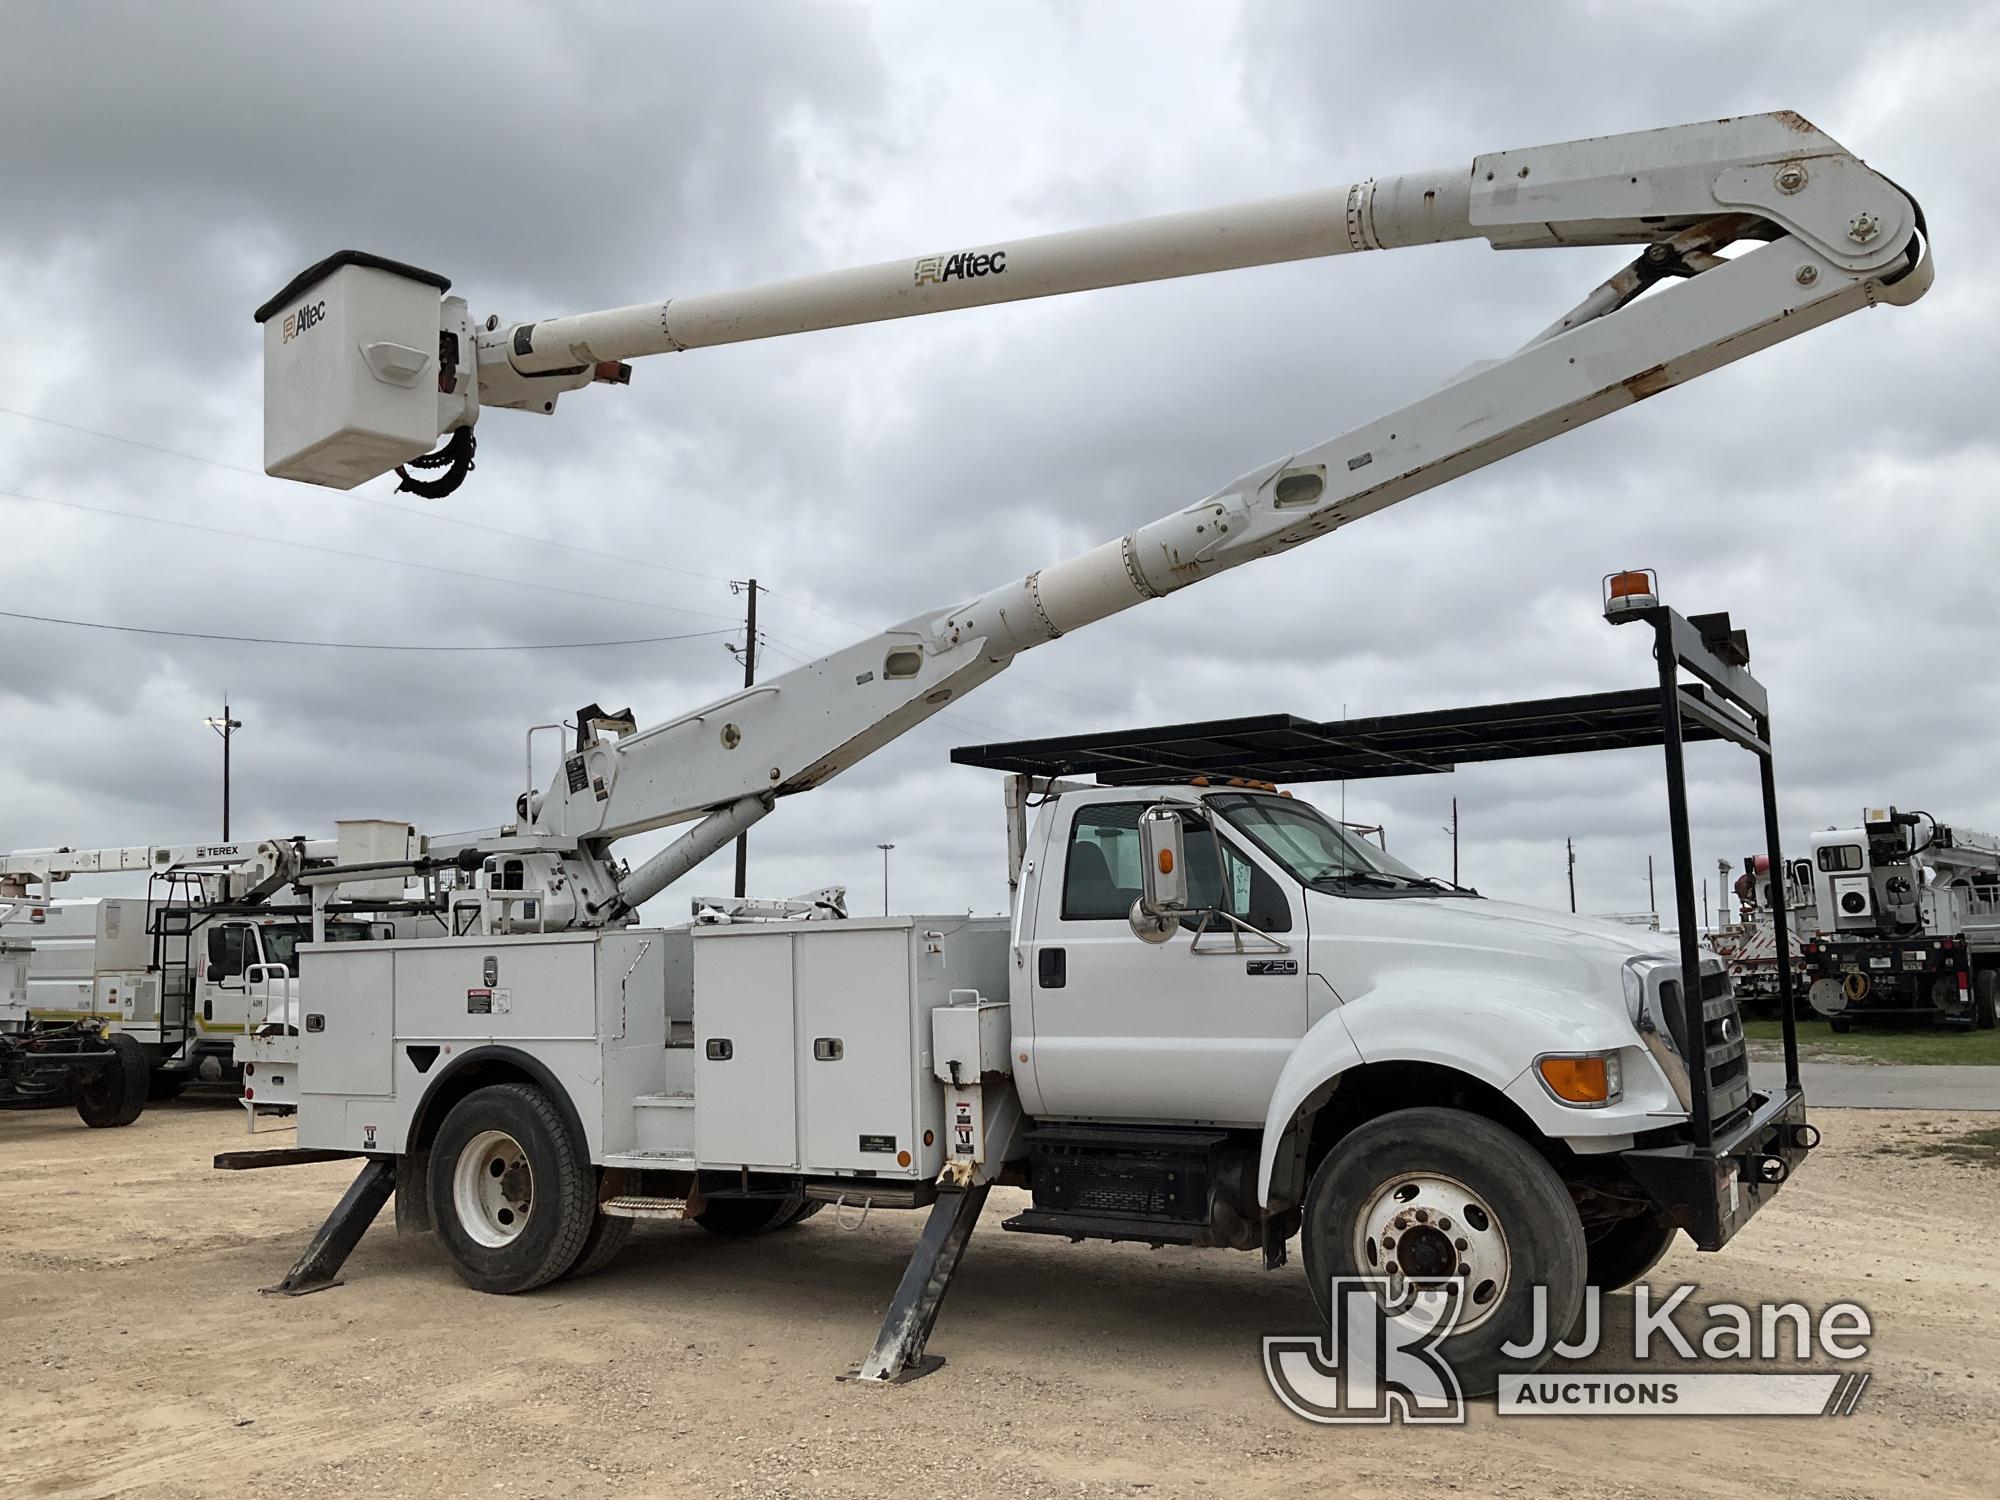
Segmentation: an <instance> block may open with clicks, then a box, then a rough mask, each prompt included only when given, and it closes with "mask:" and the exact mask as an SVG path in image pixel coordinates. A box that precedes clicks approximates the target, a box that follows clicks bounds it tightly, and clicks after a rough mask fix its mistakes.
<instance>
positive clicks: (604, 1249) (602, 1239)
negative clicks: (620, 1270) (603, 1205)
mask: <svg viewBox="0 0 2000 1500" xmlns="http://www.w3.org/2000/svg"><path fill="white" fill-rule="evenodd" d="M631 1240H632V1220H630V1219H627V1218H623V1217H617V1218H614V1217H613V1216H612V1215H610V1214H608V1213H606V1212H604V1210H603V1209H599V1210H598V1211H597V1217H596V1218H595V1219H593V1220H592V1221H591V1225H590V1234H589V1235H588V1236H587V1237H586V1238H585V1240H584V1242H583V1252H582V1254H580V1255H578V1256H577V1258H576V1264H575V1265H573V1266H571V1267H570V1268H569V1271H568V1272H567V1274H568V1275H569V1277H570V1278H571V1279H572V1280H574V1279H575V1278H577V1277H579V1276H595V1275H596V1274H597V1273H598V1272H599V1271H601V1270H603V1269H604V1268H605V1267H606V1266H608V1265H610V1264H611V1262H612V1261H614V1260H616V1259H617V1258H618V1252H619V1251H620V1250H623V1249H624V1248H625V1247H626V1245H628V1244H630V1243H631Z"/></svg>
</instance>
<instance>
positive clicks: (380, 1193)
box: [258, 1156, 396, 1297]
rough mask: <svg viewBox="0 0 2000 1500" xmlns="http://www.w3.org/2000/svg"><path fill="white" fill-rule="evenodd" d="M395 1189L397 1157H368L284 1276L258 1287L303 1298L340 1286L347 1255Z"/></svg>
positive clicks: (269, 1291)
mask: <svg viewBox="0 0 2000 1500" xmlns="http://www.w3.org/2000/svg"><path fill="white" fill-rule="evenodd" d="M395 1190H396V1158H395V1157H393V1156H371V1157H370V1158H368V1164H367V1165H366V1166H364V1167H363V1168H362V1169H361V1172H360V1175H359V1176H357V1177H356V1178H355V1179H354V1182H353V1185H352V1186H350V1187H349V1188H348V1190H347V1191H346V1192H345V1193H343V1194H341V1198H340V1202H338V1203H337V1204H335V1205H334V1209H333V1212H332V1213H330V1214H328V1215H327V1218H326V1222H325V1223H324V1224H322V1225H320V1227H319V1233H317V1234H315V1235H314V1236H313V1237H312V1242H311V1243H310V1244H308V1245H307V1246H306V1250H305V1254H303V1255H301V1256H300V1257H299V1258H298V1260H297V1262H296V1263H295V1264H294V1265H293V1266H292V1268H291V1270H289V1271H287V1272H286V1273H285V1279H284V1280H283V1281H281V1282H279V1283H278V1284H277V1285H276V1286H267V1287H260V1288H258V1290H260V1291H263V1292H267V1293H273V1294H282V1295H283V1296H287V1297H303V1296H305V1295H306V1294H307V1293H309V1292H323V1291H325V1290H326V1289H327V1288H328V1287H330V1286H339V1285H340V1268H341V1267H342V1266H344V1265H345V1264H347V1257H348V1256H349V1255H351V1254H352V1253H353V1251H354V1247H355V1246H356V1245H358V1244H360V1243H361V1236H362V1235H364V1234H366V1233H367V1232H368V1226H369V1225H370V1224H372V1223H374V1222H375V1216H376V1215H377V1214H379V1213H380V1212H381V1211H382V1205H383V1204H385V1203H387V1202H388V1201H389V1195H390V1194H391V1193H393V1192H394V1191H395Z"/></svg>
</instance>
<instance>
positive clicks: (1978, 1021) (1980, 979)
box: [1972, 969, 2000, 1031]
mask: <svg viewBox="0 0 2000 1500" xmlns="http://www.w3.org/2000/svg"><path fill="white" fill-rule="evenodd" d="M1972 1024H1973V1025H1974V1026H1975V1027H1977V1028H1978V1029H1979V1030H1981V1031H1991V1030H1993V1028H1994V1027H1995V1026H1996V1025H2000V970H1995V969H1981V970H1979V971H1978V972H1977V973H1976V974H1974V975H1973V976H1972Z"/></svg>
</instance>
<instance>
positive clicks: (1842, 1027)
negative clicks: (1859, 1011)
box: [1826, 1016, 1854, 1036]
mask: <svg viewBox="0 0 2000 1500" xmlns="http://www.w3.org/2000/svg"><path fill="white" fill-rule="evenodd" d="M1826 1026H1827V1030H1829V1031H1831V1032H1832V1033H1833V1034H1834V1035H1835V1036H1846V1035H1847V1033H1848V1032H1850V1031H1852V1030H1853V1029H1854V1023H1853V1022H1852V1021H1850V1020H1848V1019H1847V1017H1845V1016H1832V1017H1830V1018H1829V1019H1828V1020H1827V1023H1826Z"/></svg>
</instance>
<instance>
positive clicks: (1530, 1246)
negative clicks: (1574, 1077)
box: [1300, 1108, 1588, 1396]
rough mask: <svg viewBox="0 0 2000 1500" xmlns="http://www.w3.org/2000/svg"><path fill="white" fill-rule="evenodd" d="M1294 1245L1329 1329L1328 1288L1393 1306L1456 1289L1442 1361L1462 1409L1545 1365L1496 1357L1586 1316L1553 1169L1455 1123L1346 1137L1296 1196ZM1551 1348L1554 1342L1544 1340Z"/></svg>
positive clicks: (1574, 1227) (1519, 1147) (1577, 1237)
mask: <svg viewBox="0 0 2000 1500" xmlns="http://www.w3.org/2000/svg"><path fill="white" fill-rule="evenodd" d="M1304 1208H1305V1212H1304V1222H1303V1224H1302V1226H1301V1233H1300V1239H1301V1244H1302V1247H1303V1250H1304V1260H1305V1269H1306V1280H1307V1282H1308V1284H1309V1285H1310V1287H1311V1289H1312V1295H1313V1300H1314V1301H1315V1302H1316V1303H1318V1305H1319V1309H1320V1313H1321V1315H1322V1316H1323V1317H1327V1318H1331V1315H1332V1308H1331V1305H1330V1303H1331V1293H1332V1287H1331V1282H1332V1280H1333V1278H1334V1277H1337V1276H1387V1277H1388V1278H1389V1280H1390V1284H1391V1295H1392V1296H1397V1295H1400V1293H1401V1289H1402V1287H1403V1286H1405V1285H1414V1286H1415V1287H1417V1288H1419V1289H1421V1288H1423V1287H1425V1286H1433V1287H1437V1286H1443V1285H1445V1284H1447V1283H1455V1284H1456V1285H1457V1287H1458V1289H1459V1296H1460V1302H1459V1314H1458V1320H1457V1324H1456V1327H1455V1330H1454V1332H1453V1333H1452V1334H1451V1335H1450V1336H1449V1337H1448V1338H1446V1339H1445V1340H1444V1341H1443V1343H1442V1344H1440V1345H1439V1346H1438V1352H1439V1353H1440V1354H1442V1355H1443V1356H1444V1358H1445V1359H1446V1361H1447V1362H1448V1363H1449V1364H1450V1366H1451V1368H1452V1371H1453V1373H1454V1374H1455V1375H1456V1376H1457V1377H1458V1381H1459V1385H1460V1388H1461V1389H1462V1390H1463V1392H1464V1394H1466V1395H1467V1396H1484V1395H1488V1394H1490V1393H1491V1392H1492V1391H1493V1389H1494V1387H1495V1386H1496V1385H1498V1383H1499V1379H1500V1376H1501V1374H1502V1373H1503V1372H1506V1371H1511V1370H1522V1371H1527V1370H1533V1369H1535V1368H1538V1367H1539V1366H1540V1365H1541V1364H1542V1363H1543V1362H1544V1361H1546V1360H1547V1358H1548V1346H1547V1344H1546V1343H1545V1344H1544V1348H1543V1353H1542V1354H1541V1355H1540V1357H1538V1358H1532V1359H1528V1360H1519V1359H1513V1358H1510V1357H1508V1356H1506V1355H1504V1354H1502V1353H1501V1352H1500V1350H1501V1346H1502V1345H1503V1344H1507V1343H1517V1344H1519V1343H1526V1342H1527V1341H1528V1340H1529V1339H1530V1338H1531V1337H1533V1336H1535V1333H1536V1317H1535V1297H1534V1288H1535V1287H1537V1286H1540V1287H1545V1288H1546V1289H1547V1291H1546V1312H1545V1321H1544V1322H1543V1323H1542V1325H1541V1331H1542V1332H1543V1333H1544V1334H1548V1333H1555V1334H1557V1336H1560V1333H1561V1332H1564V1331H1567V1330H1568V1329H1569V1328H1570V1327H1571V1326H1572V1325H1573V1324H1574V1323H1575V1321H1576V1317H1577V1314H1578V1312H1579V1311H1580V1310H1581V1309H1582V1306H1583V1296H1584V1286H1585V1281H1586V1275H1587V1263H1588V1258H1587V1252H1586V1248H1585V1243H1584V1235H1583V1222H1582V1220H1580V1219H1579V1218H1578V1217H1577V1212H1576V1207H1575V1205H1574V1204H1573V1203H1572V1202H1571V1201H1570V1196H1569V1190H1568V1189H1567V1188H1565V1187H1564V1186H1563V1182H1562V1179H1561V1178H1560V1177H1558V1176H1557V1175H1556V1173H1555V1169H1554V1168H1553V1167H1551V1166H1550V1165H1549V1164H1548V1162H1547V1161H1545V1160H1544V1159H1543V1158H1542V1157H1541V1155H1540V1154H1539V1153H1537V1152H1536V1151H1535V1150H1534V1149H1533V1148H1531V1147H1530V1146H1529V1145H1528V1144H1527V1143H1526V1142H1525V1141H1523V1140H1522V1139H1521V1138H1520V1137H1519V1136H1517V1135H1515V1134H1514V1133H1513V1132H1512V1131H1509V1130H1507V1129H1505V1128H1503V1127H1501V1126H1499V1125H1496V1124H1494V1123H1493V1122H1492V1121H1491V1120H1488V1119H1485V1118H1484V1117H1483V1116H1480V1115H1474V1114H1470V1113H1468V1112H1466V1111H1464V1110H1458V1109H1441V1108H1421V1109H1402V1110H1397V1111H1395V1112H1394V1113H1392V1114H1387V1115H1383V1116H1381V1117H1380V1118H1378V1119H1374V1120H1370V1121H1369V1122H1368V1123H1367V1124H1365V1125H1362V1126H1359V1127H1358V1128H1356V1129H1355V1130H1353V1131H1352V1132H1350V1133H1349V1134H1348V1135H1347V1136H1345V1137H1344V1138H1343V1139H1342V1140H1341V1141H1340V1142H1339V1143H1338V1144H1337V1145H1336V1146H1335V1147H1334V1148H1333V1149H1332V1150H1331V1151H1330V1152H1328V1153H1327V1155H1326V1157H1325V1159H1324V1160H1322V1161H1321V1162H1320V1164H1319V1167H1318V1169H1317V1170H1316V1171H1315V1172H1314V1173H1313V1176H1312V1181H1311V1183H1310V1184H1308V1186H1307V1188H1306V1197H1305V1205H1304ZM1549 1342H1553V1340H1550V1341H1549Z"/></svg>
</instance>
